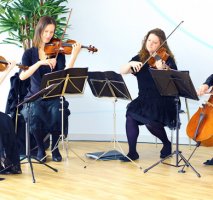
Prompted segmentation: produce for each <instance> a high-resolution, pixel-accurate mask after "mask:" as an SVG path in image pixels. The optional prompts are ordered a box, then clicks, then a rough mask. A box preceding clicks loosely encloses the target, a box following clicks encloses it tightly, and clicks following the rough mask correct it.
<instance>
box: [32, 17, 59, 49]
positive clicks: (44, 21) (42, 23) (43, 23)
mask: <svg viewBox="0 0 213 200" xmlns="http://www.w3.org/2000/svg"><path fill="white" fill-rule="evenodd" d="M49 24H53V25H54V26H55V29H56V22H55V20H54V19H53V18H52V17H49V16H43V17H41V18H40V20H39V22H38V24H37V26H36V29H35V33H34V37H33V46H34V47H37V48H38V47H39V45H40V43H41V34H42V31H44V29H45V28H46V27H47V25H49Z"/></svg>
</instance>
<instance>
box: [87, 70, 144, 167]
mask: <svg viewBox="0 0 213 200" xmlns="http://www.w3.org/2000/svg"><path fill="white" fill-rule="evenodd" d="M88 83H89V86H90V88H91V90H92V93H93V95H94V96H95V97H98V98H102V97H109V98H112V99H113V141H112V142H113V150H112V151H104V152H102V153H100V152H98V153H97V154H99V156H97V157H96V159H95V160H99V159H101V158H102V157H103V158H104V155H107V157H108V159H107V160H110V159H111V160H112V159H114V160H115V159H116V158H119V157H120V156H125V157H127V156H126V155H125V154H124V151H123V149H122V148H121V145H120V144H119V142H118V141H117V138H116V111H115V110H116V109H115V107H116V102H117V100H118V99H124V100H132V98H131V96H130V93H129V91H128V89H127V86H126V84H125V82H124V80H123V78H122V76H121V75H120V74H117V73H115V72H113V71H105V72H88ZM116 144H117V146H118V147H119V148H116ZM94 154H96V153H94ZM127 158H128V159H129V160H130V161H131V162H132V163H133V164H135V165H136V166H137V167H139V168H140V169H142V168H141V167H140V166H139V165H137V163H135V162H134V161H133V160H131V159H130V158H129V157H127ZM104 160H105V158H104ZM85 167H86V166H85Z"/></svg>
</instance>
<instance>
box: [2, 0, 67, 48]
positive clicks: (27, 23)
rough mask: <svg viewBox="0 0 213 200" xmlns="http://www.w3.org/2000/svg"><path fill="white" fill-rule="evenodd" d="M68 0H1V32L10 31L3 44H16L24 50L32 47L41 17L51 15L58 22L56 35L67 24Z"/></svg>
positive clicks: (60, 34)
mask: <svg viewBox="0 0 213 200" xmlns="http://www.w3.org/2000/svg"><path fill="white" fill-rule="evenodd" d="M66 5H67V0H0V13H1V14H0V34H1V33H4V32H6V33H8V36H7V37H6V38H4V39H3V40H2V41H1V44H14V45H17V46H19V47H21V48H24V50H26V49H28V48H30V47H32V39H33V35H34V30H35V26H36V24H37V22H38V20H39V18H40V17H42V16H44V15H49V16H51V17H53V18H54V19H55V20H56V22H57V29H56V32H55V35H56V37H59V38H60V37H61V36H62V34H63V31H64V27H65V26H66V16H65V15H66V14H67V13H68V12H69V8H67V7H66Z"/></svg>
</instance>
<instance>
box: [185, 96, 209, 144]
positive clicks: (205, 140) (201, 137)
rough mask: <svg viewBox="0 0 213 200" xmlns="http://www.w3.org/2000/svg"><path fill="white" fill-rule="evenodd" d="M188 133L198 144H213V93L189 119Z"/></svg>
mask: <svg viewBox="0 0 213 200" xmlns="http://www.w3.org/2000/svg"><path fill="white" fill-rule="evenodd" d="M186 132H187V135H188V136H189V137H190V138H191V139H193V140H194V141H196V142H197V143H198V145H202V146H205V147H211V146H213V94H212V93H211V95H210V98H209V100H208V101H207V102H206V103H205V104H203V107H200V108H199V109H198V110H197V111H196V112H195V114H194V115H193V116H192V117H191V119H190V120H189V123H188V124H187V127H186Z"/></svg>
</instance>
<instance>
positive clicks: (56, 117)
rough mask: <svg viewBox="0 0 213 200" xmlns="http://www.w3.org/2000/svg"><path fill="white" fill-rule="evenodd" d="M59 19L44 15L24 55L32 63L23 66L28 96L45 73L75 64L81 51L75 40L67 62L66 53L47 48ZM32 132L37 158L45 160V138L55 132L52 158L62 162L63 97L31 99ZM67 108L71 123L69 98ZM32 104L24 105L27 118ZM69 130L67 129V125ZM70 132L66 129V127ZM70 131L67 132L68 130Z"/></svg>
mask: <svg viewBox="0 0 213 200" xmlns="http://www.w3.org/2000/svg"><path fill="white" fill-rule="evenodd" d="M55 29H56V22H55V20H54V19H53V18H52V17H49V16H44V17H41V18H40V20H39V22H38V24H37V26H36V29H35V34H34V38H33V47H32V48H29V49H27V50H26V51H25V52H24V54H23V57H22V64H23V65H25V66H29V69H27V70H22V71H21V73H20V76H19V77H20V79H21V80H26V79H28V78H29V79H30V88H29V89H28V93H27V95H26V97H25V98H30V97H32V96H33V95H34V94H36V93H37V92H39V90H40V84H41V80H42V77H43V75H44V74H47V73H50V72H55V71H59V70H63V69H67V68H72V67H73V66H74V63H75V60H76V58H77V56H78V54H79V52H80V49H81V44H79V43H77V42H76V43H75V44H73V45H72V53H71V58H70V62H69V63H68V65H67V66H66V63H65V55H64V54H62V53H59V54H58V55H57V57H56V56H54V57H53V58H52V57H49V56H48V55H47V54H46V52H45V44H47V43H50V42H51V41H52V38H53V36H54V34H55ZM29 104H30V106H29V107H30V109H31V110H30V119H31V120H30V122H29V123H30V124H29V128H30V134H33V136H34V137H35V140H36V143H37V146H38V153H37V159H38V160H41V161H43V162H45V161H46V153H45V146H44V143H43V139H44V138H45V136H46V135H47V134H48V133H51V135H52V146H51V150H52V160H53V161H55V162H60V161H61V160H62V156H61V154H60V152H59V149H58V141H59V138H60V134H61V120H62V119H61V113H60V110H61V102H60V98H59V97H55V98H49V99H46V100H42V99H41V98H39V99H37V100H35V101H34V102H30V103H29ZM64 107H65V108H66V110H65V112H64V121H65V122H66V123H67V124H68V116H69V114H70V112H69V110H68V102H67V101H66V102H65V104H64ZM28 109H29V108H28V106H27V105H24V107H23V109H22V111H21V113H22V114H23V116H24V118H25V121H27V118H28V117H29V116H28V113H29V112H28ZM66 130H67V129H66ZM65 132H66V131H65ZM65 134H66V133H65Z"/></svg>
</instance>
